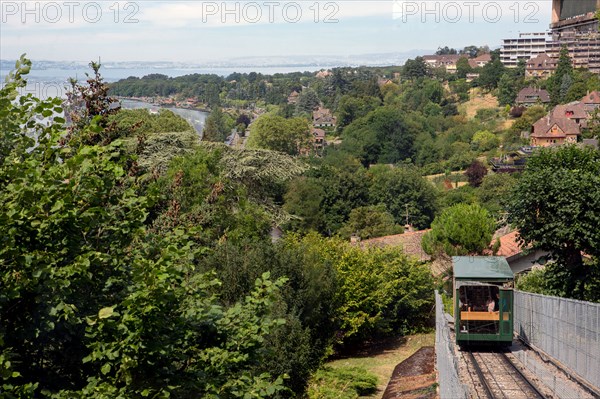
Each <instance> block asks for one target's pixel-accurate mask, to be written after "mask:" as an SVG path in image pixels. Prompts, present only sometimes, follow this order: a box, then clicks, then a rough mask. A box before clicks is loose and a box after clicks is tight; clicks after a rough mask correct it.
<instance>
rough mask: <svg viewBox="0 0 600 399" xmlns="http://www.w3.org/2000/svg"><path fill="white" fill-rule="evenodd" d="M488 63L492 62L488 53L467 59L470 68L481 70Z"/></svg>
mask: <svg viewBox="0 0 600 399" xmlns="http://www.w3.org/2000/svg"><path fill="white" fill-rule="evenodd" d="M490 62H492V56H491V55H490V54H489V53H486V54H481V55H480V56H478V57H475V58H471V59H469V65H470V66H471V68H483V67H484V66H486V65H487V64H488V63H490Z"/></svg>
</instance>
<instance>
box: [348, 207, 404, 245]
mask: <svg viewBox="0 0 600 399" xmlns="http://www.w3.org/2000/svg"><path fill="white" fill-rule="evenodd" d="M403 231H404V229H403V228H402V226H400V225H398V224H396V222H395V221H394V216H393V215H392V214H391V213H389V212H388V211H387V210H386V208H385V205H383V204H382V205H371V206H364V207H359V208H354V209H353V210H352V211H351V212H350V216H349V218H348V221H347V222H346V224H344V227H342V228H341V229H340V232H339V233H340V236H342V237H344V238H350V236H352V235H357V236H358V237H360V238H362V239H368V238H374V237H382V236H387V235H392V234H400V233H402V232H403Z"/></svg>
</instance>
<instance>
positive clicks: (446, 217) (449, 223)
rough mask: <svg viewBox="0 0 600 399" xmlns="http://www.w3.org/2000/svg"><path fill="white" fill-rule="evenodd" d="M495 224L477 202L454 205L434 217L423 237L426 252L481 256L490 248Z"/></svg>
mask: <svg viewBox="0 0 600 399" xmlns="http://www.w3.org/2000/svg"><path fill="white" fill-rule="evenodd" d="M495 227H496V224H495V222H494V220H493V219H492V218H491V217H490V216H489V213H488V211H487V210H485V209H484V208H482V207H481V206H479V205H478V204H471V205H468V204H462V203H460V204H456V205H454V206H451V207H450V208H447V209H445V210H444V211H443V212H442V214H441V215H440V216H438V217H436V218H435V220H434V221H433V223H432V225H431V231H430V232H428V233H427V234H425V236H424V237H423V249H424V250H425V251H426V252H427V253H429V254H432V255H433V254H436V253H439V252H444V253H446V254H447V255H450V256H455V255H482V254H483V253H484V251H485V250H486V249H488V248H489V245H490V242H491V240H492V234H493V233H494V230H495Z"/></svg>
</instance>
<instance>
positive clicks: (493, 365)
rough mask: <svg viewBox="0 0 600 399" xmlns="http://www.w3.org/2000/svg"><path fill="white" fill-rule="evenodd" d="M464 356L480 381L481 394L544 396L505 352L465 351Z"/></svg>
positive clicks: (492, 398)
mask: <svg viewBox="0 0 600 399" xmlns="http://www.w3.org/2000/svg"><path fill="white" fill-rule="evenodd" d="M466 358H467V360H468V364H470V365H471V366H472V368H473V370H474V372H475V374H476V375H477V378H478V379H479V382H480V383H481V388H482V392H481V393H483V396H485V397H487V398H489V399H500V398H515V397H524V398H528V399H545V398H546V396H545V395H544V394H542V393H541V392H540V391H539V389H538V388H537V387H536V386H535V385H534V384H533V383H532V382H531V381H530V380H529V379H528V378H527V376H525V375H524V374H523V372H522V371H521V370H520V369H519V368H518V367H517V366H516V365H515V364H514V363H513V362H512V360H510V358H509V357H508V356H507V355H506V353H504V352H466Z"/></svg>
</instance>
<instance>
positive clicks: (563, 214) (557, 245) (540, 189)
mask: <svg viewBox="0 0 600 399" xmlns="http://www.w3.org/2000/svg"><path fill="white" fill-rule="evenodd" d="M599 176H600V154H599V153H598V151H595V150H593V149H580V148H578V147H576V146H565V147H560V148H557V149H543V150H540V151H539V152H537V153H536V154H535V155H534V156H533V157H531V158H530V159H529V160H528V162H527V168H526V169H525V172H524V173H523V175H522V176H521V178H520V179H519V181H518V183H517V185H516V187H515V191H514V193H513V196H512V198H511V201H510V202H509V206H508V211H509V217H508V220H509V222H510V223H511V224H513V225H514V226H515V227H517V228H518V229H519V233H520V236H521V240H522V242H523V244H525V245H531V246H533V247H534V248H540V249H543V250H545V251H548V252H550V254H551V255H552V258H553V259H554V260H555V261H556V263H557V265H558V266H560V267H562V268H564V269H567V270H568V272H569V279H568V280H564V290H565V292H566V293H569V295H572V297H574V298H581V297H582V296H583V287H582V284H583V281H584V280H585V279H586V275H587V273H588V269H589V267H587V266H586V265H585V264H584V261H583V253H585V254H587V255H588V256H592V257H594V258H596V259H597V258H598V256H599V255H600V232H599V230H598V229H597V228H596V226H598V223H600V219H599V218H600V215H599V214H598V212H596V210H597V209H598V206H600V177H599Z"/></svg>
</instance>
